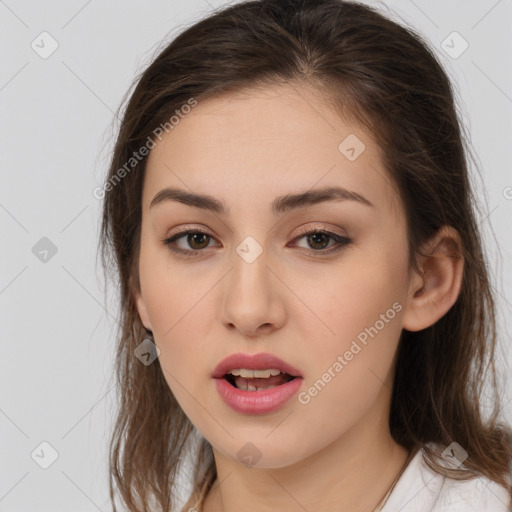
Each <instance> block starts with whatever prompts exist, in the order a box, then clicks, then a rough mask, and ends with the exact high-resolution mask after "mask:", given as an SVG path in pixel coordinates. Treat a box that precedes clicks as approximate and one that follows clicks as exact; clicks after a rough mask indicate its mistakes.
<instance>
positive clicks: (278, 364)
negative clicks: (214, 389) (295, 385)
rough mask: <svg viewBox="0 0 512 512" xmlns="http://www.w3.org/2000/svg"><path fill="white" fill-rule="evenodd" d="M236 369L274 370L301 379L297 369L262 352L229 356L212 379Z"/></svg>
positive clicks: (216, 368) (214, 372) (213, 374)
mask: <svg viewBox="0 0 512 512" xmlns="http://www.w3.org/2000/svg"><path fill="white" fill-rule="evenodd" d="M236 368H246V369H247V370H266V369H270V368H275V369H276V370H281V371H282V372H284V373H288V374H289V375H291V376H292V377H302V375H301V373H300V371H299V370H297V368H294V367H293V366H291V365H289V364H288V363H285V362H284V361H283V360H282V359H279V357H276V356H274V355H272V354H268V353H265V352H262V353H260V354H244V353H242V352H239V353H238V354H231V355H230V356H228V357H226V358H225V359H223V360H222V361H221V362H220V363H219V364H218V365H217V366H216V367H215V369H214V370H213V373H212V377H213V378H214V379H222V378H223V377H224V376H225V375H226V374H227V373H228V372H229V371H230V370H234V369H236Z"/></svg>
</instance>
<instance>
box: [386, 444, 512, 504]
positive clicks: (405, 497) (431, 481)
mask: <svg viewBox="0 0 512 512" xmlns="http://www.w3.org/2000/svg"><path fill="white" fill-rule="evenodd" d="M398 510H400V512H510V510H512V508H511V504H510V496H509V493H508V492H507V490H506V489H505V488H504V487H503V486H501V485H499V484H497V483H496V482H494V481H492V480H490V479H489V478H487V477H484V476H479V477H475V478H472V479H470V480H454V479H452V478H448V477H444V476H443V475H440V474H438V473H436V472H435V471H433V470H432V469H430V467H429V466H428V465H427V464H426V463H425V461H424V459H423V450H419V451H418V452H417V453H416V455H415V456H414V458H413V459H412V460H411V461H410V463H409V465H408V466H407V468H406V469H405V471H404V473H403V474H402V476H401V478H400V479H399V480H398V482H397V484H396V486H395V488H394V489H393V492H392V493H391V495H390V496H389V499H388V501H387V503H386V504H385V506H384V508H383V509H382V512H396V511H398Z"/></svg>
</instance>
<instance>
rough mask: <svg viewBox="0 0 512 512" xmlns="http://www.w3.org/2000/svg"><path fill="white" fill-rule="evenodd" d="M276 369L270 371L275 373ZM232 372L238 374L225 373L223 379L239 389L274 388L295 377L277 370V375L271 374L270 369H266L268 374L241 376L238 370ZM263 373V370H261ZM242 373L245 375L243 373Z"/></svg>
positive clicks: (259, 389)
mask: <svg viewBox="0 0 512 512" xmlns="http://www.w3.org/2000/svg"><path fill="white" fill-rule="evenodd" d="M277 372H278V370H276V371H275V372H272V373H277ZM234 373H237V374H238V375H234V374H233V373H226V375H224V379H225V380H226V381H227V382H229V384H231V385H232V386H233V387H235V388H237V389H240V390H241V391H263V390H265V389H271V388H275V387H277V386H282V385H283V384H286V383H287V382H290V381H292V380H293V379H295V378H296V377H294V376H292V375H290V374H288V373H285V372H281V371H279V373H278V374H277V375H273V374H272V373H271V371H270V370H267V374H269V375H268V376H264V377H263V376H251V375H249V376H242V375H241V373H242V372H240V371H239V370H238V371H237V370H234ZM263 373H264V372H263ZM244 375H247V374H245V373H244Z"/></svg>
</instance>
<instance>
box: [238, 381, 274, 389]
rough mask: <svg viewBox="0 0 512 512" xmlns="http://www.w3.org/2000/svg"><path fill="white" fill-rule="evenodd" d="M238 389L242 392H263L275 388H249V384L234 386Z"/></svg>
mask: <svg viewBox="0 0 512 512" xmlns="http://www.w3.org/2000/svg"><path fill="white" fill-rule="evenodd" d="M236 387H237V388H238V389H241V390H242V391H264V390H265V389H271V388H275V387H276V386H262V387H260V388H256V387H255V386H251V385H250V384H247V382H245V383H241V384H240V386H236Z"/></svg>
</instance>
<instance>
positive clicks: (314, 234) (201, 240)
mask: <svg viewBox="0 0 512 512" xmlns="http://www.w3.org/2000/svg"><path fill="white" fill-rule="evenodd" d="M185 236H186V237H187V243H188V244H189V247H192V250H190V249H184V248H182V247H178V246H177V241H178V240H180V239H181V238H184V237H185ZM306 237H307V243H308V244H310V246H312V247H314V249H313V250H311V249H306V250H307V252H308V253H310V254H316V255H318V254H327V253H331V252H335V251H339V250H341V249H342V248H343V247H345V246H347V245H349V244H350V243H352V240H350V239H349V238H347V237H344V236H341V235H338V234H337V233H332V232H331V231H327V230H324V229H312V230H310V231H305V232H303V233H301V235H300V236H298V237H296V238H295V239H294V242H296V241H297V240H300V239H302V238H306ZM212 239H213V237H212V236H211V235H209V234H207V233H205V232H204V231H201V230H198V229H189V230H186V231H182V232H181V233H177V234H175V235H173V236H171V237H169V238H166V239H165V240H163V243H164V244H165V245H166V246H168V248H169V250H171V251H173V252H175V253H178V254H183V255H185V256H193V255H194V256H195V255H197V253H198V252H200V251H202V250H203V249H206V248H207V247H208V245H209V242H210V241H211V240H212ZM329 239H330V240H332V241H334V245H333V246H331V247H330V248H326V247H327V245H328V243H329ZM319 246H320V247H319Z"/></svg>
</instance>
